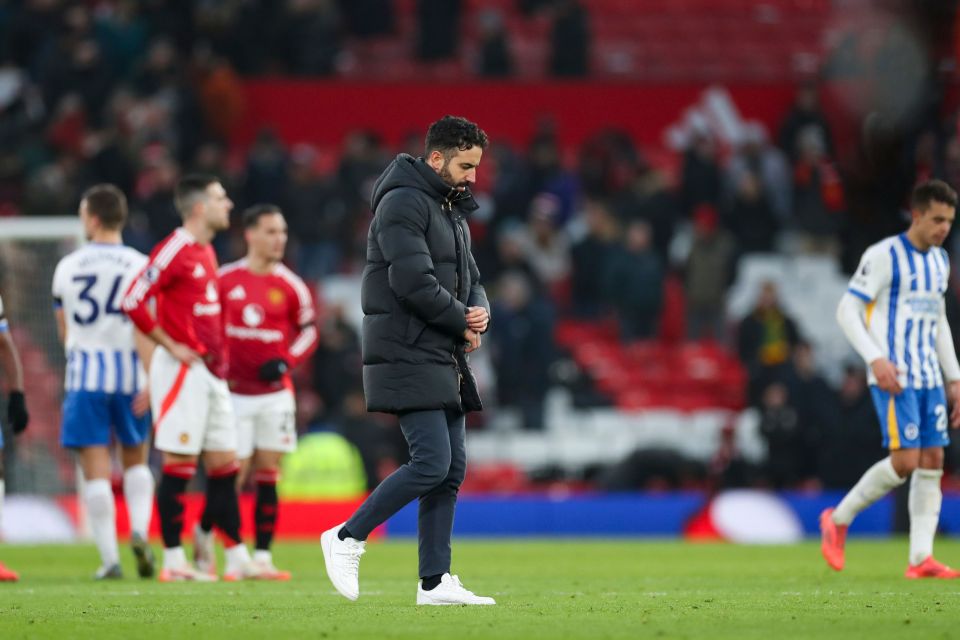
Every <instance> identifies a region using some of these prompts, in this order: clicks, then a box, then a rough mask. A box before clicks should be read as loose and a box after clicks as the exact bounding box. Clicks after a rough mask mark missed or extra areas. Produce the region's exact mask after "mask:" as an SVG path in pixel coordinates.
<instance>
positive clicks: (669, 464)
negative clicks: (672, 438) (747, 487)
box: [597, 448, 707, 491]
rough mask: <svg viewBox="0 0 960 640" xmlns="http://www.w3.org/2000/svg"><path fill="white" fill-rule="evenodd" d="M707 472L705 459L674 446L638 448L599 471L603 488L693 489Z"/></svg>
mask: <svg viewBox="0 0 960 640" xmlns="http://www.w3.org/2000/svg"><path fill="white" fill-rule="evenodd" d="M706 475H707V471H706V469H705V468H704V465H703V463H702V462H699V461H697V460H692V459H690V458H688V457H686V456H684V455H682V454H680V453H678V452H676V451H673V450H671V449H661V448H656V449H638V450H636V451H634V452H633V453H631V454H630V455H628V456H627V457H626V458H624V459H623V460H622V461H621V462H618V463H616V464H614V465H612V466H610V467H608V468H606V469H604V470H602V472H601V473H600V476H599V477H598V478H597V485H598V487H599V488H600V489H601V490H603V491H644V490H645V491H670V490H674V491H676V490H684V489H686V490H693V489H697V488H699V487H700V486H702V484H703V480H704V478H705V477H706Z"/></svg>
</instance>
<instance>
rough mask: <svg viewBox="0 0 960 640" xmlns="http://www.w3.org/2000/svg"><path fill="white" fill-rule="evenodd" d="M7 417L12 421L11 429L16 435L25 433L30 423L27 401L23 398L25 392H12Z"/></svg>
mask: <svg viewBox="0 0 960 640" xmlns="http://www.w3.org/2000/svg"><path fill="white" fill-rule="evenodd" d="M7 417H8V418H9V419H10V427H11V428H12V429H13V432H14V433H23V431H24V429H26V428H27V425H28V424H29V423H30V414H29V413H27V401H26V399H25V398H24V397H23V391H11V392H10V399H9V402H7Z"/></svg>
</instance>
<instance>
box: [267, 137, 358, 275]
mask: <svg viewBox="0 0 960 640" xmlns="http://www.w3.org/2000/svg"><path fill="white" fill-rule="evenodd" d="M316 162H317V152H316V150H314V149H313V148H312V147H310V146H308V145H297V146H295V147H294V148H293V153H292V154H291V163H290V180H289V184H288V185H287V188H286V189H285V191H284V198H283V203H284V205H283V211H284V215H285V216H286V218H287V222H288V224H289V225H290V239H291V244H292V245H293V246H292V247H291V249H292V251H291V255H292V256H294V257H295V261H296V264H297V265H298V273H299V274H300V276H301V277H303V278H305V279H306V280H308V281H316V280H319V279H321V278H323V277H325V276H329V275H331V274H333V273H336V271H337V268H338V267H339V265H340V262H341V260H342V259H343V254H344V251H345V250H346V249H347V248H348V246H349V245H348V242H349V236H348V235H345V234H349V231H350V228H351V225H350V221H349V219H348V216H347V211H346V207H345V206H344V203H343V200H342V199H341V198H339V197H337V194H336V191H335V189H334V187H333V185H331V184H329V183H328V182H327V181H325V180H323V179H322V178H321V177H320V176H319V175H318V173H317V169H316V166H315V165H316Z"/></svg>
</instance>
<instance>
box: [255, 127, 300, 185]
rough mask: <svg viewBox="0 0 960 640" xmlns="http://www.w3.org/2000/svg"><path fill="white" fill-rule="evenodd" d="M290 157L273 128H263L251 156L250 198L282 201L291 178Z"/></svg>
mask: <svg viewBox="0 0 960 640" xmlns="http://www.w3.org/2000/svg"><path fill="white" fill-rule="evenodd" d="M289 163H290V161H289V157H288V155H287V150H286V148H285V147H284V145H283V142H281V141H280V139H279V138H278V137H277V134H276V133H275V132H274V131H273V130H272V129H261V130H260V132H259V133H258V134H257V139H256V140H255V141H254V143H253V146H252V147H251V148H250V154H249V156H248V158H247V178H246V191H247V192H246V199H247V202H251V203H256V202H282V201H283V197H284V194H285V193H286V188H287V183H288V180H289V176H288V171H289Z"/></svg>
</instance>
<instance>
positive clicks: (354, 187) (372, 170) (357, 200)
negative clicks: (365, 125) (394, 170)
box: [337, 131, 423, 215]
mask: <svg viewBox="0 0 960 640" xmlns="http://www.w3.org/2000/svg"><path fill="white" fill-rule="evenodd" d="M381 144H382V143H381V140H380V137H379V136H378V135H377V134H375V133H373V132H372V131H351V132H350V133H348V134H347V136H346V138H345V140H344V145H343V153H342V154H341V156H340V166H339V168H338V169H337V184H338V186H339V189H340V193H341V195H342V197H343V200H344V202H345V203H346V206H347V209H348V213H349V214H350V215H354V214H356V213H357V212H359V211H362V212H364V213H367V212H369V210H370V190H371V187H372V185H373V181H374V180H376V178H377V176H379V175H380V173H381V171H383V167H384V166H385V165H386V164H387V157H386V154H385V153H384V151H383V149H382V147H381ZM420 153H423V149H421V150H420Z"/></svg>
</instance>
